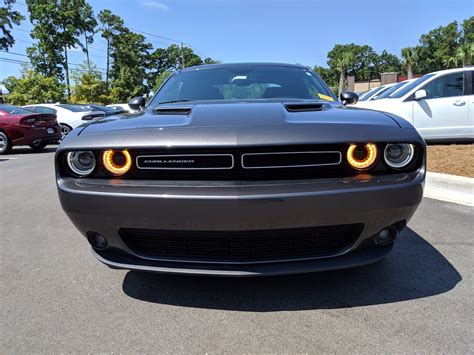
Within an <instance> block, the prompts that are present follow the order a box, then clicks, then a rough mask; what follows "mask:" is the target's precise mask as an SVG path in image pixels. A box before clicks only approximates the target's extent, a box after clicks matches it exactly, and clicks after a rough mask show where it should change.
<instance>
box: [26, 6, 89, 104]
mask: <svg viewBox="0 0 474 355" xmlns="http://www.w3.org/2000/svg"><path fill="white" fill-rule="evenodd" d="M26 5H27V7H28V11H29V13H30V21H31V23H32V24H33V26H34V27H33V30H32V31H31V37H32V38H34V39H36V40H38V43H37V44H35V45H33V46H32V47H29V48H28V49H27V53H28V56H29V58H30V61H31V62H32V64H33V66H34V67H35V68H36V69H37V70H39V71H40V72H42V73H44V74H46V75H57V76H58V77H60V78H61V79H63V78H65V79H66V90H67V96H68V98H69V97H70V93H71V90H70V80H69V61H68V50H69V49H71V48H74V47H78V46H79V47H80V46H82V44H81V42H80V40H79V37H80V36H81V35H83V34H84V33H87V32H90V30H91V24H92V23H93V21H92V20H91V16H93V15H92V11H85V9H86V10H87V9H90V6H89V5H88V3H87V2H86V0H26Z"/></svg>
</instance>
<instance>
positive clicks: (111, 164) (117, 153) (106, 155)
mask: <svg viewBox="0 0 474 355" xmlns="http://www.w3.org/2000/svg"><path fill="white" fill-rule="evenodd" d="M102 164H103V165H104V168H105V169H106V170H107V171H108V172H109V173H110V174H112V175H114V176H121V175H124V174H125V173H126V172H127V171H129V170H130V167H131V166H132V158H131V156H130V153H129V152H128V151H126V150H112V149H108V150H106V151H104V152H103V153H102Z"/></svg>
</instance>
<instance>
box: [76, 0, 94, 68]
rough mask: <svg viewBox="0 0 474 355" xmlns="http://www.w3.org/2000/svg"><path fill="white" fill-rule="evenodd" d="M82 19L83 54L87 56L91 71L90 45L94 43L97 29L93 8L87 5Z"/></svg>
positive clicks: (82, 10)
mask: <svg viewBox="0 0 474 355" xmlns="http://www.w3.org/2000/svg"><path fill="white" fill-rule="evenodd" d="M81 12H82V14H81V17H82V18H83V19H84V25H83V33H84V43H81V44H80V45H81V47H82V50H83V52H84V53H85V55H86V65H87V68H88V70H91V62H90V56H89V45H91V44H92V43H94V34H95V29H96V27H97V20H96V19H95V16H94V11H93V10H92V6H90V5H89V4H87V3H86V4H85V6H84V8H82V9H81Z"/></svg>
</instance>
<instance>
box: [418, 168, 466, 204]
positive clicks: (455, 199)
mask: <svg viewBox="0 0 474 355" xmlns="http://www.w3.org/2000/svg"><path fill="white" fill-rule="evenodd" d="M424 196H425V197H428V198H433V199H436V200H441V201H446V202H452V203H457V204H460V205H464V206H471V207H474V178H469V177H464V176H456V175H449V174H440V173H433V172H427V174H426V183H425V191H424Z"/></svg>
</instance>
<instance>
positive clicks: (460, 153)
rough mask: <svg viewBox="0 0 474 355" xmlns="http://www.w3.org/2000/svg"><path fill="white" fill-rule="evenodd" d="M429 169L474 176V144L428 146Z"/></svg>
mask: <svg viewBox="0 0 474 355" xmlns="http://www.w3.org/2000/svg"><path fill="white" fill-rule="evenodd" d="M428 171H434V172H437V173H445V174H452V175H460V176H468V177H474V144H452V145H430V146H428Z"/></svg>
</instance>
